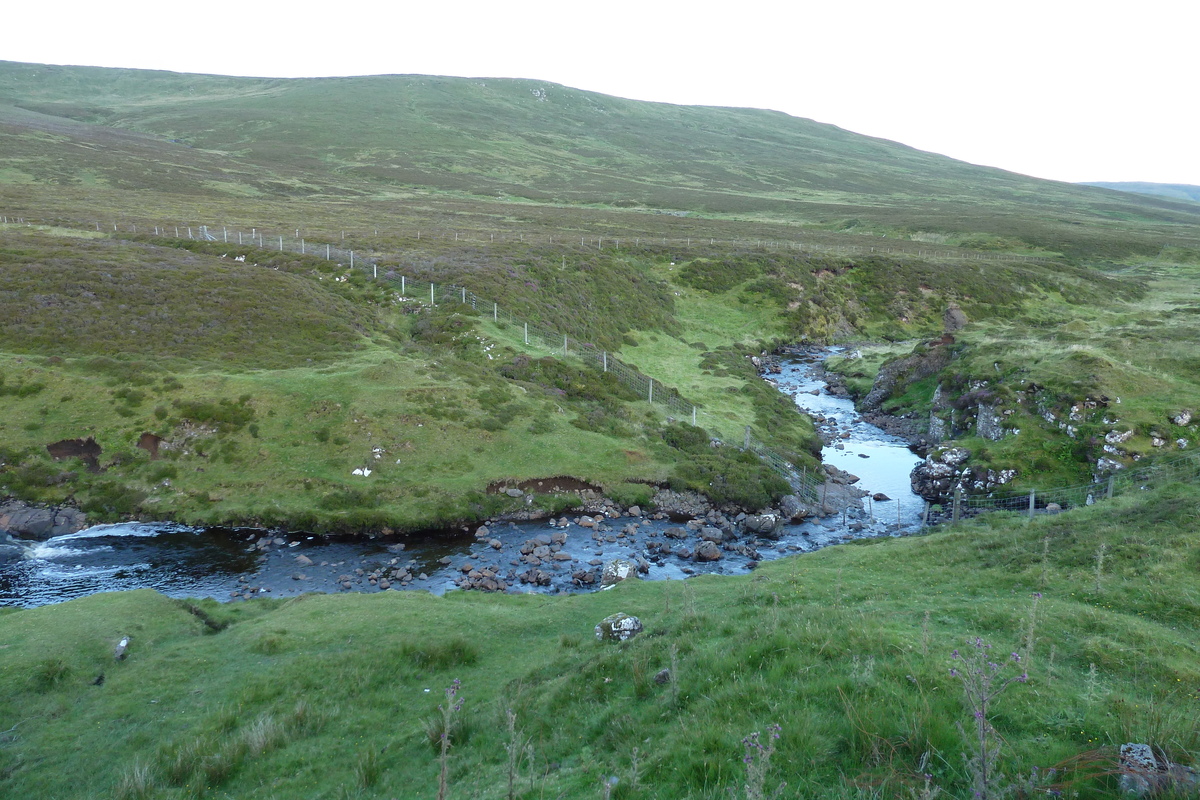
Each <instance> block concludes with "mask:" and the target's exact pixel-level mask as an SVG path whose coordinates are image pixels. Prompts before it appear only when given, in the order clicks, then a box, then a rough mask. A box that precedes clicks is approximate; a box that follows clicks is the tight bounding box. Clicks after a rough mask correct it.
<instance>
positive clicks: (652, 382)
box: [650, 378, 654, 403]
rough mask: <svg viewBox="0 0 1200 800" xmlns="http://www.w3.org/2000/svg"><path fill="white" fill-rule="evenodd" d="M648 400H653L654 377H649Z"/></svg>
mask: <svg viewBox="0 0 1200 800" xmlns="http://www.w3.org/2000/svg"><path fill="white" fill-rule="evenodd" d="M650 402H651V403H653V402H654V378H651V379H650Z"/></svg>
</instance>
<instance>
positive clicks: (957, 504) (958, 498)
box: [953, 486, 962, 522]
mask: <svg viewBox="0 0 1200 800" xmlns="http://www.w3.org/2000/svg"><path fill="white" fill-rule="evenodd" d="M961 507H962V489H961V488H959V487H957V486H956V487H954V516H953V520H954V522H958V517H959V515H960V514H961V513H962V511H961Z"/></svg>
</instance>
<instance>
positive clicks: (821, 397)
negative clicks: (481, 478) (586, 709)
mask: <svg viewBox="0 0 1200 800" xmlns="http://www.w3.org/2000/svg"><path fill="white" fill-rule="evenodd" d="M830 352H831V351H830V350H818V349H815V348H814V349H812V350H808V351H801V352H800V353H798V354H796V355H793V356H791V357H788V358H785V359H784V360H783V361H782V362H781V363H780V364H779V372H778V373H775V374H771V375H769V376H767V377H768V379H769V380H770V382H771V383H772V384H774V385H775V386H776V387H777V388H778V389H779V390H780V391H782V392H784V393H786V394H788V395H790V396H791V397H793V398H794V399H795V402H796V405H797V406H798V407H799V408H800V409H802V410H803V411H805V412H807V413H809V414H810V415H812V416H813V417H814V418H815V419H816V420H817V421H818V427H819V430H820V432H821V435H822V438H823V440H824V441H825V442H826V443H827V444H826V446H825V448H824V450H823V453H822V458H823V459H824V461H825V463H826V464H829V465H832V466H835V467H837V468H838V469H840V470H843V471H845V472H848V473H852V474H853V475H856V476H858V477H859V479H860V480H858V481H857V482H855V483H854V484H853V485H854V487H855V488H860V489H862V490H863V491H865V492H867V493H868V494H867V496H866V497H864V498H863V499H862V508H861V509H860V508H854V507H851V508H849V509H847V510H846V511H845V512H844V513H838V514H834V515H830V516H827V517H824V518H817V519H809V520H806V521H805V522H803V523H800V524H788V525H785V526H783V528H782V529H780V530H779V538H778V539H777V540H768V539H763V538H757V539H755V538H752V537H751V536H750V535H748V534H746V533H739V536H738V538H737V539H736V540H734V541H730V542H728V543H727V544H726V546H724V547H722V550H721V557H720V558H719V559H717V560H715V561H698V560H696V558H695V555H694V554H693V555H686V556H685V555H683V554H682V553H681V551H685V552H692V553H694V551H695V550H696V548H697V546H698V545H699V544H700V539H699V531H698V527H699V526H698V524H696V523H693V525H692V526H688V525H686V521H680V520H671V519H668V518H657V519H656V518H650V517H648V516H638V517H630V516H624V517H618V518H607V517H606V518H604V519H603V521H602V522H600V523H597V524H596V527H584V526H581V525H579V524H578V522H579V521H580V520H581V517H579V516H577V515H568V516H567V517H565V518H562V517H560V518H556V519H555V520H553V521H551V520H544V521H539V522H520V523H509V522H499V523H495V522H493V523H490V524H489V525H488V526H487V528H488V530H487V533H486V536H484V537H482V538H481V537H478V536H477V535H476V530H474V529H473V530H470V531H456V532H444V531H443V532H438V533H436V534H430V535H428V536H412V535H407V536H403V537H382V536H381V537H376V538H365V537H352V538H351V537H328V536H314V535H310V534H303V533H286V532H278V531H270V532H268V531H262V530H245V529H242V530H238V529H228V528H191V527H187V526H183V525H177V524H171V523H140V522H139V523H123V524H116V525H97V526H94V527H91V528H88V529H86V530H83V531H80V532H78V533H72V534H68V535H65V536H58V537H55V538H53V539H50V540H48V541H44V542H20V541H19V540H18V541H19V543H20V544H21V545H22V546H23V548H24V554H23V557H22V558H18V559H14V560H10V561H9V562H8V563H6V564H2V565H0V606H16V607H34V606H41V605H46V604H50V603H57V602H61V601H64V600H69V599H71V598H75V597H80V596H83V595H88V594H93V593H96V592H109V591H120V590H126V589H139V588H151V589H155V590H157V591H159V592H162V593H163V594H166V595H169V596H172V597H193V598H200V597H212V598H216V599H218V600H226V601H229V600H233V601H236V600H239V599H244V598H247V597H253V596H267V597H289V596H295V595H299V594H302V593H305V592H344V591H360V592H370V591H384V590H385V589H393V590H407V589H412V590H424V591H429V592H432V593H435V594H441V593H444V592H446V591H451V590H454V589H457V588H459V582H460V581H461V580H462V579H463V577H464V575H466V574H467V573H465V572H464V566H467V568H468V569H471V568H474V569H475V570H476V571H477V573H479V572H482V571H483V570H485V569H487V568H491V571H492V572H494V573H495V574H496V577H497V579H499V580H503V581H504V582H505V584H506V585H507V586H508V590H509V591H526V592H535V591H536V592H547V593H556V592H575V591H594V590H597V589H599V588H601V580H600V575H601V565H602V564H604V563H607V562H609V561H611V560H613V559H626V560H628V561H630V562H632V563H633V564H634V565H635V566H636V565H639V564H640V565H641V570H639V571H640V572H641V577H643V578H646V579H650V580H662V579H667V578H674V579H680V578H686V577H688V576H689V575H694V574H698V573H716V574H738V573H743V572H746V571H747V570H749V569H753V568H754V566H756V565H757V563H758V562H759V561H762V560H770V559H775V558H781V557H783V556H787V555H793V554H796V553H806V552H811V551H813V550H816V549H819V548H822V547H826V546H829V545H833V544H838V543H841V542H845V541H848V540H850V539H855V538H865V537H874V536H897V535H905V534H908V533H911V532H913V531H915V530H917V529H918V528H919V525H920V513H921V510H922V508H923V503H922V501H921V499H920V498H919V497H917V496H915V495H913V494H912V491H911V489H910V488H909V482H908V476H909V472H910V471H911V470H912V468H913V467H914V466H915V465H916V464H917V463H918V462H919V461H920V458H919V457H918V456H917V455H915V454H914V453H913V452H912V451H910V450H909V448H908V446H907V444H906V443H905V442H904V441H903V440H902V439H899V438H897V437H895V436H892V435H889V434H888V433H885V432H884V431H882V430H880V429H879V428H877V427H875V426H874V425H871V424H869V423H867V422H865V421H863V420H862V419H861V418H860V417H859V416H858V415H857V413H856V412H855V410H854V405H853V403H852V401H851V400H850V399H849V398H847V397H844V396H838V395H839V394H841V393H840V392H837V391H836V389H835V391H834V393H831V392H830V390H829V386H828V385H827V383H826V381H825V380H824V372H823V371H822V370H821V367H820V364H821V362H822V361H823V359H824V358H825V357H826V356H827V355H829V354H830ZM884 498H886V499H884ZM564 520H565V522H566V526H565V527H562V526H561V523H562V522H563V521H564ZM592 521H593V522H594V520H592ZM585 522H586V520H585ZM671 528H674V529H676V530H675V531H674V533H675V535H678V534H679V530H678V529H679V528H683V529H685V530H686V531H687V535H686V538H682V539H678V538H672V537H671V536H670V535H669V534H668V533H667V531H668V529H671ZM563 534H565V540H564V538H563ZM530 540H536V541H538V542H541V543H544V544H545V545H546V546H554V549H555V550H556V551H557V552H558V553H564V554H566V555H556V556H555V557H553V558H549V559H543V560H542V564H541V565H540V566H538V567H537V568H536V570H535V571H531V567H530V565H529V564H528V562H527V560H526V559H525V558H524V557H523V554H522V553H521V548H522V546H525V545H526V544H527V543H528V542H530ZM526 549H528V547H526ZM542 552H543V553H544V551H542ZM568 556H569V558H568ZM468 565H469V566H468ZM537 570H540V572H541V576H540V578H541V582H540V583H539V582H537V581H534V582H529V581H526V580H522V577H521V576H522V575H525V576H526V577H528V578H534V577H538V576H537ZM589 575H590V576H591V580H590V582H589V581H588V576H589ZM372 576H376V578H375V579H374V580H372ZM397 576H399V577H397Z"/></svg>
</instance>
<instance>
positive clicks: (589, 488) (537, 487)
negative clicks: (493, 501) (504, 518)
mask: <svg viewBox="0 0 1200 800" xmlns="http://www.w3.org/2000/svg"><path fill="white" fill-rule="evenodd" d="M508 489H520V490H521V491H522V492H528V493H530V494H557V493H562V492H595V493H597V494H598V493H600V492H601V491H603V490H602V489H601V488H600V487H599V486H595V485H593V484H590V483H588V482H587V481H581V480H579V478H572V477H571V476H569V475H559V476H558V477H555V478H530V479H529V480H526V481H520V482H519V483H518V482H514V481H496V482H495V483H493V484H491V485H489V486H488V487H487V492H488V494H500V493H502V492H504V491H506V490H508Z"/></svg>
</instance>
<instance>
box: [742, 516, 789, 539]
mask: <svg viewBox="0 0 1200 800" xmlns="http://www.w3.org/2000/svg"><path fill="white" fill-rule="evenodd" d="M782 527H783V519H782V518H781V517H780V516H779V515H778V514H751V515H750V516H748V517H746V518H745V519H744V520H742V528H743V530H745V531H746V533H748V534H750V535H752V536H761V537H762V538H764V539H778V538H779V529H780V528H782Z"/></svg>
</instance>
